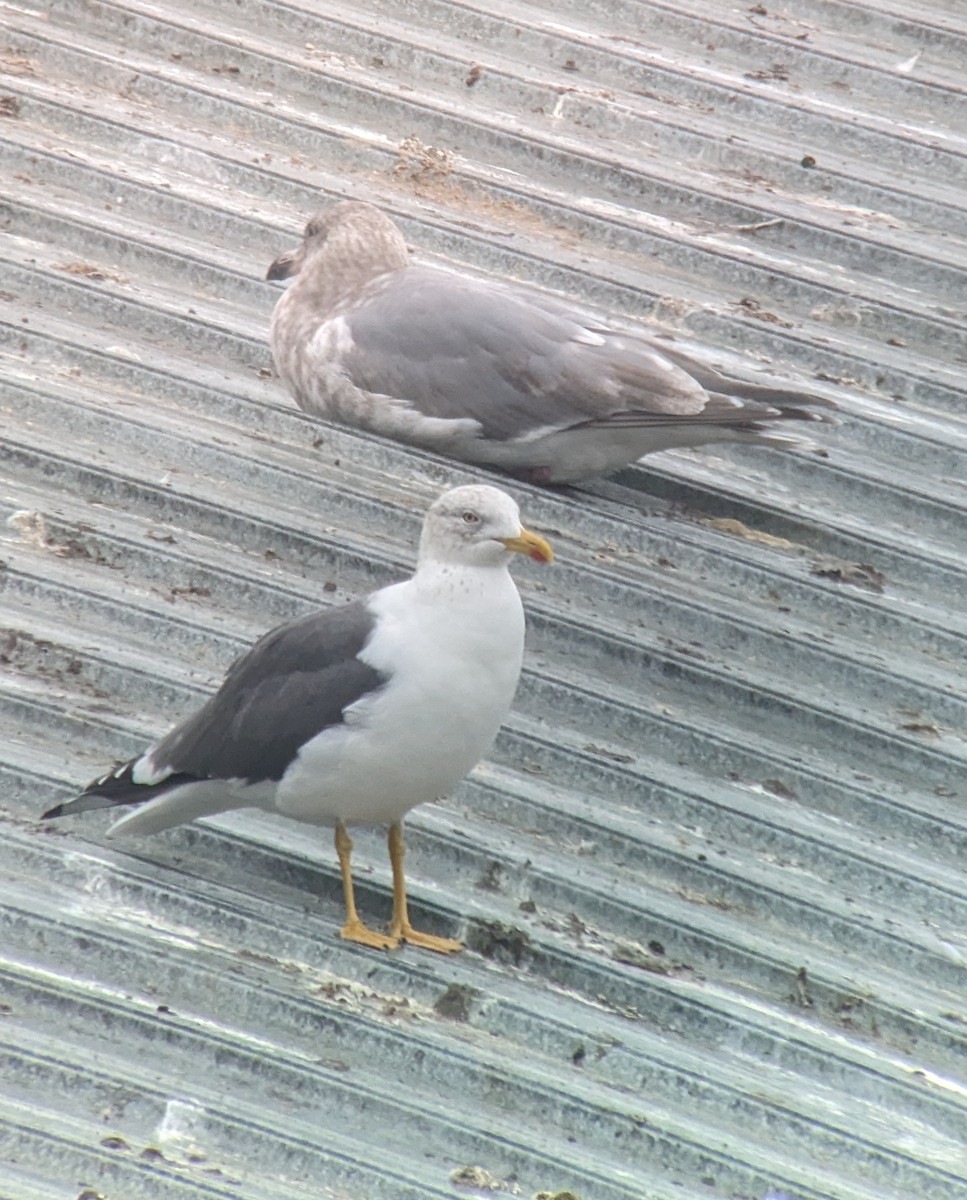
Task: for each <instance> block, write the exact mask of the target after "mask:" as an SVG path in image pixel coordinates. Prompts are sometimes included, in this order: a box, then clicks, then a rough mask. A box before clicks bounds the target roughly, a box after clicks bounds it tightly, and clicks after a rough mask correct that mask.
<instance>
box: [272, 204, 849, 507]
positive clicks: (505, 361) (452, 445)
mask: <svg viewBox="0 0 967 1200" xmlns="http://www.w3.org/2000/svg"><path fill="white" fill-rule="evenodd" d="M293 276H294V277H295V278H294V282H293V283H292V284H291V286H290V287H289V288H288V290H287V291H285V292H284V293H283V295H282V296H281V297H280V298H279V301H278V303H277V304H276V306H275V311H274V312H273V314H272V332H271V341H272V353H273V356H274V358H275V364H276V367H277V369H278V372H279V375H280V376H281V378H282V380H283V382H284V383H285V385H286V386H287V387H288V389H289V390H290V392H291V393H292V395H293V396H294V397H295V400H296V402H297V403H298V404H299V405H300V407H302V408H304V409H305V410H306V411H307V412H311V413H315V414H316V415H318V416H321V417H326V418H328V419H331V420H333V421H338V422H341V423H342V424H344V425H352V426H357V427H359V428H362V429H368V430H370V431H372V432H374V433H379V434H384V435H386V436H388V437H392V438H396V439H397V440H399V441H403V442H409V443H412V444H414V445H418V446H424V447H426V448H428V449H431V450H435V451H438V452H439V453H442V454H446V455H449V456H451V457H453V458H459V459H464V460H466V461H469V462H475V463H482V464H486V465H489V466H496V467H500V468H502V469H504V470H506V471H509V472H510V473H512V474H514V475H516V476H518V477H520V478H523V479H527V480H529V481H531V482H533V483H555V484H556V483H573V482H575V481H577V480H580V479H585V478H588V477H589V476H594V475H601V474H607V473H609V472H612V471H615V470H617V469H618V468H620V467H623V466H626V465H627V464H628V463H631V462H634V461H636V460H637V459H639V458H640V457H641V456H642V455H644V454H650V453H651V452H652V451H654V450H665V449H668V448H669V447H671V446H694V445H698V444H700V443H702V442H711V441H729V440H732V441H757V442H765V443H769V444H773V445H785V446H788V445H795V444H797V443H798V439H797V438H795V437H794V436H791V435H790V434H789V433H788V432H782V431H779V430H777V429H776V428H775V425H776V422H778V421H782V420H797V421H817V420H827V419H828V418H827V417H826V416H825V415H824V414H822V413H821V412H820V413H817V412H814V411H812V410H811V409H810V408H809V407H808V406H809V405H817V406H820V407H822V406H825V407H826V408H830V407H832V405H831V404H830V402H829V401H826V400H823V399H821V398H819V397H813V396H807V395H803V394H800V393H797V392H793V391H786V390H783V389H782V388H773V387H769V386H764V385H761V384H754V383H749V382H746V381H742V380H738V379H732V378H729V377H727V376H725V375H722V374H719V373H718V372H716V371H715V370H713V369H711V368H709V367H706V366H703V365H700V364H698V363H696V362H694V361H692V360H690V359H688V358H687V357H686V356H685V355H683V354H682V353H680V352H679V351H677V350H676V349H673V348H672V347H664V346H663V347H661V348H659V347H658V346H657V345H656V344H655V343H654V342H653V341H650V340H649V339H648V338H647V337H645V335H644V334H642V333H636V332H629V331H627V330H617V329H610V328H607V327H606V326H604V325H603V324H602V323H601V322H600V321H598V320H597V319H596V318H595V317H593V316H592V315H591V314H590V313H587V312H582V311H580V310H578V309H575V308H573V307H570V306H568V305H566V304H564V303H562V302H560V301H558V300H555V299H553V298H551V297H549V296H545V295H542V294H540V293H538V292H534V291H531V290H529V289H525V288H523V287H520V286H515V285H513V284H507V283H500V282H496V281H493V280H483V279H475V278H471V277H470V276H467V275H461V274H457V273H455V272H452V271H448V270H443V269H441V268H439V267H433V266H425V265H418V264H414V263H410V261H409V256H408V253H407V248H406V243H405V242H404V240H403V236H402V234H401V233H400V231H399V230H398V229H397V227H396V226H395V225H394V224H393V222H392V221H391V220H390V219H389V218H388V217H386V216H385V215H384V214H383V213H382V212H380V210H379V209H377V208H374V207H373V206H372V205H371V204H364V203H361V202H356V201H341V202H340V203H338V204H334V205H332V206H331V207H330V208H328V209H326V210H325V211H323V212H320V213H318V214H317V215H316V216H314V217H313V218H312V219H311V220H310V221H309V223H308V225H307V226H306V229H305V236H304V238H303V242H302V245H301V246H300V247H299V248H298V249H296V250H291V251H288V252H287V253H285V254H282V255H280V256H279V257H278V258H277V259H276V260H275V262H273V263H272V265H271V266H270V267H269V270H268V276H267V278H268V279H270V280H283V279H288V278H290V277H293Z"/></svg>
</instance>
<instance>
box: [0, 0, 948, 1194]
mask: <svg viewBox="0 0 967 1200" xmlns="http://www.w3.org/2000/svg"><path fill="white" fill-rule="evenodd" d="M897 11H899V10H897ZM3 43H4V45H3V48H2V50H0V60H2V65H3V66H4V68H5V72H6V74H5V79H4V82H3V88H2V91H3V96H2V97H0V108H2V110H3V116H4V120H3V121H2V122H0V147H2V155H3V162H2V165H3V169H4V182H5V190H4V200H3V214H2V215H3V224H4V236H3V239H2V243H0V255H2V260H3V268H4V270H3V276H4V282H3V284H2V292H0V310H2V315H3V323H4V330H5V333H6V337H5V339H4V343H3V349H2V356H3V357H2V362H3V389H2V392H0V425H2V429H3V439H2V440H0V455H2V468H0V469H2V473H3V486H2V489H0V559H2V562H3V569H2V571H0V588H2V604H3V618H4V619H3V622H2V626H3V630H4V632H3V633H0V722H2V733H3V737H2V745H3V751H2V754H0V782H2V788H0V822H2V825H0V828H2V833H3V837H2V839H0V856H2V859H0V861H2V871H3V877H4V884H3V889H2V891H3V895H2V901H0V923H2V929H0V947H2V953H0V959H2V961H0V1017H2V1020H0V1033H2V1034H3V1038H4V1070H3V1075H4V1087H3V1089H2V1095H0V1131H2V1132H0V1181H2V1186H0V1191H2V1192H3V1193H4V1194H5V1195H10V1196H15V1197H17V1200H41V1198H46V1197H48V1196H50V1195H51V1194H54V1193H56V1194H61V1193H63V1194H64V1195H65V1196H69V1197H71V1198H73V1197H77V1196H85V1200H95V1198H96V1197H97V1196H102V1197H110V1198H111V1200H117V1198H118V1197H124V1200H200V1198H202V1197H206V1198H207V1197H215V1196H220V1197H224V1196H229V1195H230V1196H231V1197H232V1200H266V1198H267V1197H271V1198H272V1200H310V1198H311V1200H320V1198H326V1200H328V1198H330V1197H331V1198H333V1200H335V1198H336V1197H338V1198H339V1200H367V1198H368V1200H372V1198H373V1197H376V1196H378V1197H380V1200H458V1198H459V1197H460V1196H465V1195H468V1194H470V1193H469V1192H468V1191H467V1189H461V1188H458V1187H457V1186H456V1185H455V1184H454V1183H453V1182H452V1180H451V1174H452V1173H453V1172H455V1171H459V1170H460V1169H461V1168H463V1167H467V1166H474V1165H479V1166H482V1167H484V1168H485V1169H486V1170H487V1171H488V1172H489V1173H490V1175H491V1176H492V1177H493V1178H494V1179H496V1180H500V1181H502V1182H503V1183H505V1184H508V1185H510V1186H512V1187H516V1188H518V1189H519V1195H520V1196H522V1197H528V1198H531V1197H534V1196H535V1195H537V1194H540V1193H542V1192H544V1193H550V1194H551V1195H552V1196H556V1197H557V1200H561V1193H564V1195H565V1196H567V1195H568V1193H570V1194H572V1195H576V1196H580V1197H582V1200H673V1198H674V1200H699V1198H701V1200H710V1198H712V1200H764V1197H766V1196H767V1195H768V1196H770V1197H772V1198H773V1200H774V1198H776V1197H782V1198H783V1200H833V1198H835V1200H910V1197H917V1198H918V1200H921V1198H922V1200H961V1197H962V1196H963V1194H964V1193H965V1191H967V1162H965V1152H964V1138H963V1129H964V1123H965V1117H967V1070H965V1068H964V1065H963V1064H964V1050H965V1045H967V1043H965V1037H964V1033H965V1030H967V1008H965V1004H964V1001H963V997H964V996H965V995H967V986H965V983H967V980H965V969H964V968H965V964H964V930H965V928H967V889H965V884H964V873H963V864H964V862H965V861H967V837H965V828H964V805H963V799H964V779H965V770H964V768H965V758H967V748H965V739H964V730H965V728H967V719H965V718H967V703H965V698H964V693H963V663H964V651H965V638H967V624H965V622H964V619H963V597H964V595H965V593H967V580H965V572H967V564H965V545H964V535H963V531H964V528H965V521H964V489H963V487H962V483H961V481H962V480H963V479H964V478H965V476H967V470H965V457H967V437H965V429H964V422H963V414H964V412H965V409H967V405H965V399H967V397H965V391H964V373H963V362H962V358H963V317H964V311H963V309H964V305H963V297H964V294H965V279H964V274H965V266H967V250H965V245H964V239H963V236H962V233H961V230H962V228H963V186H962V173H963V150H964V146H963V140H962V134H961V132H960V131H961V129H962V128H963V125H964V120H963V108H964V90H963V62H964V58H965V52H967V31H965V29H964V28H963V23H962V21H960V19H959V16H958V15H957V14H956V13H955V11H954V8H952V7H951V5H950V4H949V3H944V2H943V0H927V2H926V3H922V4H919V5H918V6H917V7H916V8H915V9H904V11H903V15H902V19H899V18H898V17H897V15H896V12H894V11H892V10H891V9H890V8H889V6H888V5H886V3H885V0H870V2H869V3H866V2H864V3H863V4H862V5H860V4H857V3H852V2H845V3H829V2H827V0H822V2H820V0H801V3H799V4H797V6H796V9H795V15H794V16H791V15H790V14H789V13H788V12H786V11H785V10H782V9H779V8H773V7H771V6H770V5H768V3H766V4H755V5H752V6H751V7H745V8H743V7H740V8H738V9H736V10H734V11H732V10H728V9H726V8H723V6H722V5H720V4H716V5H712V4H710V3H709V2H708V0H672V3H664V4H655V3H651V2H646V3H638V2H637V0H636V2H635V3H625V2H618V3H614V4H610V5H608V6H605V7H602V8H600V10H599V9H596V8H593V7H592V8H589V7H588V6H587V5H586V4H578V3H575V2H573V0H563V2H558V3H556V4H555V5H554V6H553V7H551V6H550V5H547V4H545V3H543V2H538V0H535V2H534V3H528V4H521V3H519V2H515V3H513V4H510V5H502V6H490V7H489V8H481V7H479V6H477V7H474V6H473V5H470V6H468V5H466V4H454V3H451V2H450V0H421V3H420V4H406V5H402V6H401V5H400V3H399V2H398V0H394V3H392V4H389V3H385V2H384V0H360V2H359V3H357V4H354V5H353V6H351V10H350V8H349V7H347V6H345V5H343V6H334V5H331V4H329V3H328V0H314V2H313V3H312V4H311V5H309V4H306V3H302V0H296V2H294V3H293V2H287V3H280V2H277V0H250V2H249V3H247V4H245V5H238V4H236V3H234V0H204V2H203V3H201V4H199V3H193V4H192V5H190V6H189V5H188V4H186V3H185V2H184V0H167V2H166V3H165V4H164V5H159V4H157V3H154V2H153V0H124V2H114V0H99V2H98V3H97V4H85V5H78V4H76V3H66V2H64V3H62V2H56V3H45V4H43V5H38V4H26V5H24V4H21V5H20V6H19V7H17V8H16V9H13V8H9V9H8V10H7V11H6V12H5V29H4V38H3ZM475 67H479V68H481V70H480V72H479V74H476V72H475ZM471 76H474V80H473V86H468V81H469V80H470V78H471ZM346 199H351V200H355V201H364V202H366V203H371V204H373V205H375V206H376V207H377V208H378V209H380V210H381V211H382V212H384V213H386V214H387V216H388V217H390V219H391V220H392V221H393V222H394V223H395V224H396V225H397V226H398V227H399V229H400V231H401V233H402V235H403V237H404V239H405V242H406V245H407V247H408V248H409V252H410V254H411V257H412V258H413V259H418V260H419V262H420V263H421V264H423V265H433V266H436V267H439V268H442V269H445V270H449V271H452V272H456V273H458V274H460V275H461V276H467V277H472V278H474V279H476V280H484V281H503V282H508V283H513V284H514V285H515V286H521V287H525V288H527V289H529V292H528V294H531V292H534V291H536V292H537V293H538V294H540V295H542V296H547V297H551V298H553V299H554V300H555V301H557V302H560V303H562V304H567V305H568V306H575V307H578V308H580V309H581V310H582V311H590V312H592V313H593V314H594V315H595V318H596V319H600V320H601V321H602V322H606V323H607V327H608V328H613V327H614V328H617V327H621V328H624V327H626V326H627V327H631V328H636V329H637V328H644V329H646V330H647V331H648V333H649V336H652V337H654V338H655V339H656V344H657V345H658V346H659V347H661V346H664V345H666V344H669V345H671V346H673V347H674V346H677V347H680V348H681V349H682V350H683V351H684V352H685V353H686V354H687V355H688V357H689V359H690V360H691V361H695V362H697V363H699V364H701V365H702V366H703V367H707V368H709V369H712V370H715V371H719V372H721V373H723V374H727V375H730V376H739V377H742V378H759V377H761V376H765V377H767V378H781V379H783V380H787V381H792V380H795V381H796V383H797V386H798V385H799V384H802V385H803V388H804V389H805V388H808V390H810V391H811V392H815V393H816V394H817V395H819V396H821V397H823V398H825V399H828V400H834V401H835V402H836V404H837V405H838V408H839V412H840V415H841V416H842V423H841V424H840V425H839V426H836V427H832V426H827V425H825V424H822V423H815V424H810V425H809V427H808V429H809V433H810V435H811V436H812V437H813V439H814V440H815V442H816V446H817V452H811V453H805V454H803V453H788V452H778V451H775V450H773V449H770V448H769V447H763V446H741V445H733V444H713V445H707V446H704V447H701V448H697V449H692V450H674V451H665V452H662V453H660V454H653V455H650V456H649V457H648V458H647V459H646V460H645V461H644V463H643V464H641V465H637V466H630V467H627V468H625V469H623V470H621V471H619V472H618V473H617V474H615V475H614V476H612V477H610V478H608V479H606V480H605V479H594V480H589V481H587V482H585V483H583V484H581V485H580V486H577V487H571V488H568V489H567V490H558V491H554V490H550V489H535V488H533V487H531V486H530V485H528V484H526V483H520V482H518V481H516V480H512V479H508V478H507V477H506V476H504V477H498V476H497V475H490V474H488V472H487V471H486V470H484V469H481V468H475V467H471V466H461V465H460V464H459V463H457V462H455V461H454V460H451V459H446V458H443V457H437V456H436V455H434V454H432V453H430V452H427V451H424V450H420V449H416V448H410V447H407V446H404V445H401V444H400V443H398V442H394V441H390V440H384V439H382V438H381V437H379V436H377V435H374V434H367V433H364V432H362V431H360V430H355V429H350V428H346V427H339V426H336V425H328V424H325V423H324V422H322V421H319V420H317V419H315V418H314V417H312V416H311V415H310V414H307V413H305V412H302V411H300V409H299V408H298V407H297V406H296V405H295V404H294V402H293V401H292V399H291V397H290V395H289V394H288V391H287V389H286V388H285V387H284V385H283V384H282V382H281V381H280V380H278V379H277V378H276V377H275V372H274V369H273V365H272V357H271V352H270V347H269V340H268V339H269V324H270V319H271V313H272V310H273V307H274V305H275V303H276V300H277V299H278V294H279V293H278V289H277V288H275V287H273V286H272V285H270V284H267V283H266V282H265V281H264V279H263V278H262V276H263V274H264V269H265V266H266V263H267V261H268V259H269V258H271V256H272V254H273V253H277V251H278V250H280V249H282V248H283V247H285V246H286V245H288V244H290V239H291V237H292V234H293V231H295V230H299V229H301V228H302V227H303V226H304V224H305V221H306V218H307V216H309V214H311V213H313V212H316V211H319V210H321V209H325V208H327V207H329V206H330V205H331V204H333V203H335V202H338V201H339V200H346ZM666 335H668V336H666ZM668 337H670V338H672V339H673V341H672V342H670V343H669V342H668ZM479 482H489V483H497V484H498V485H499V486H501V487H504V488H506V489H507V490H509V491H510V492H511V494H512V495H513V496H514V498H515V499H516V500H517V501H518V502H519V503H520V504H521V507H522V510H523V511H524V512H525V513H526V515H527V520H528V522H529V523H530V524H532V525H533V527H534V528H536V529H539V530H540V531H541V533H542V534H545V535H546V536H548V537H549V539H550V540H552V541H553V544H554V548H555V553H556V560H555V564H554V568H553V572H551V571H548V572H544V573H543V575H544V578H545V580H551V577H553V579H552V583H553V585H552V586H551V583H550V582H549V583H548V585H547V586H545V587H541V586H538V583H539V581H538V580H537V579H536V578H535V577H536V576H537V574H538V572H537V571H536V570H534V571H530V570H529V569H527V570H523V571H518V572H517V579H518V583H519V585H520V590H521V594H522V596H523V598H524V602H525V606H526V609H527V619H528V646H527V653H526V656H525V664H524V670H523V673H522V676H521V682H520V687H519V689H518V693H517V696H516V699H515V702H514V706H513V708H512V710H511V713H510V715H509V716H508V719H507V721H506V722H505V723H504V726H503V727H502V729H501V732H500V734H499V735H498V738H497V740H496V742H495V743H494V745H493V747H492V749H491V751H490V752H489V754H488V757H487V760H486V761H485V762H484V763H483V764H481V766H480V767H479V768H477V769H476V770H474V771H473V772H471V774H470V775H469V776H468V777H467V778H466V779H465V780H464V781H463V782H462V783H461V784H460V785H459V786H458V787H457V788H456V789H455V790H454V792H453V793H452V794H451V795H450V796H448V797H447V798H446V799H445V800H443V801H441V802H440V803H439V804H433V805H424V806H421V807H420V808H418V809H416V810H415V811H414V812H412V813H411V814H410V816H409V817H408V819H407V882H408V885H409V889H410V904H411V907H412V910H413V916H414V921H416V920H417V919H418V921H419V924H420V926H421V927H424V928H430V929H434V930H440V931H441V932H444V931H450V932H453V933H456V934H458V935H459V936H460V937H461V938H463V939H464V941H465V942H466V944H467V949H466V950H465V951H464V953H462V954H460V955H452V956H449V957H443V956H439V955H430V954H426V953H422V952H420V951H418V950H413V949H409V948H401V949H398V950H394V951H392V952H389V953H374V952H373V951H372V950H369V949H367V948H365V947H361V946H357V945H354V944H352V943H350V942H347V941H344V940H342V939H340V938H339V937H338V931H339V928H340V926H341V924H342V921H343V916H344V914H343V905H342V891H341V885H340V878H339V874H338V871H337V869H336V863H335V861H334V856H333V854H332V850H331V847H329V846H326V845H322V844H320V839H319V838H318V836H317V831H313V830H311V829H309V828H308V827H303V826H299V825H296V824H295V823H292V822H283V821H279V820H278V819H277V818H275V817H273V816H271V815H269V814H265V813H259V812H254V811H249V812H245V813H230V814H225V815H223V816H220V817H217V818H213V819H211V820H207V821H202V822H198V823H195V824H191V825H184V826H180V827H178V828H176V829H173V830H170V831H168V832H165V833H163V834H161V835H159V836H158V837H156V838H152V839H146V840H144V841H143V842H141V843H131V844H127V843H124V842H121V841H120V840H118V841H115V842H112V843H110V844H108V843H106V842H105V840H104V836H103V835H104V833H105V831H106V828H107V825H108V823H109V816H108V814H103V813H97V812H92V813H89V814H85V815H84V817H83V818H79V819H77V820H76V821H72V822H70V823H66V824H67V827H66V828H65V827H64V825H65V823H63V822H62V823H58V824H57V825H55V827H54V828H51V823H50V822H47V823H43V824H42V823H40V822H39V821H38V814H39V813H40V812H41V811H44V810H45V809H47V808H50V807H52V806H54V805H56V804H59V803H62V802H64V801H65V800H67V799H68V798H69V797H70V796H71V795H72V794H73V790H74V788H75V787H76V785H77V783H78V782H79V781H81V780H84V779H87V778H91V777H93V776H94V775H95V773H97V772H101V773H103V770H104V767H105V765H106V764H108V763H111V762H113V761H119V760H120V761H123V760H126V759H128V758H130V757H132V756H134V755H136V754H139V753H140V752H141V751H142V750H143V748H144V746H145V745H148V744H151V743H152V742H153V741H155V740H156V739H157V738H159V737H160V736H161V735H163V734H164V732H165V730H166V729H167V728H169V727H170V725H171V723H172V722H173V721H178V720H181V719H184V718H185V717H187V716H188V715H189V714H190V713H191V712H193V711H194V710H196V709H197V708H198V706H199V705H200V704H201V703H202V702H203V701H204V699H205V697H207V696H208V695H210V694H211V692H212V691H213V689H214V688H215V687H217V685H218V682H219V680H220V679H221V678H222V677H223V675H224V672H225V670H226V669H227V667H228V665H229V663H230V662H231V661H232V660H233V659H235V658H236V657H237V656H238V655H239V654H240V653H241V652H243V651H244V649H245V648H246V647H248V646H250V645H251V644H252V643H253V642H254V641H255V639H256V638H257V637H258V636H259V635H260V634H262V633H263V632H264V631H265V630H267V629H270V628H272V627H273V626H276V625H278V624H280V623H283V622H286V621H290V620H293V619H295V618H297V617H298V616H299V615H300V614H302V613H305V612H307V611H309V610H311V609H316V608H319V607H320V606H325V605H326V603H327V602H328V603H334V604H335V603H338V604H343V603H351V602H353V601H354V600H356V599H358V598H359V597H361V596H364V595H366V594H369V593H371V592H373V591H376V590H378V589H379V588H382V587H385V586H386V585H387V584H389V583H391V582H392V581H393V580H395V579H399V578H401V577H403V576H405V575H406V574H407V573H408V572H409V571H410V570H411V569H412V566H413V551H414V546H415V544H416V538H417V534H418V530H419V525H420V522H421V520H422V517H423V514H424V512H425V511H426V508H427V506H428V505H429V504H430V502H431V501H432V499H433V497H434V496H436V495H438V494H439V493H440V492H441V491H443V490H444V489H445V488H448V487H452V486H456V485H461V484H465V483H479ZM25 514H27V515H25ZM743 531H745V532H748V533H751V534H753V535H762V536H751V537H750V536H745V533H744V532H743ZM817 566H818V567H819V568H820V569H821V570H822V571H827V570H830V571H831V572H832V573H830V574H823V573H820V574H817V573H815V568H816V567H817ZM880 577H882V591H879V590H877V589H876V586H875V585H876V583H877V581H878V580H879V579H880ZM871 585H872V586H871ZM354 840H355V842H356V849H355V853H354V856H353V862H354V870H355V881H356V899H357V904H358V906H359V911H360V914H361V916H362V917H363V919H364V920H366V921H367V923H369V924H370V925H372V926H373V927H376V926H377V925H379V924H380V923H381V922H383V921H384V920H385V917H386V912H387V898H388V896H389V894H390V869H389V865H388V863H387V861H386V855H385V850H384V847H383V835H382V832H381V831H379V830H374V831H369V830H367V829H360V830H359V831H355V832H354ZM180 1133H183V1134H184V1140H183V1141H182V1142H179V1140H178V1135H179V1134H180ZM488 1194H490V1195H495V1196H500V1195H502V1194H510V1193H501V1192H491V1193H488Z"/></svg>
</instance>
